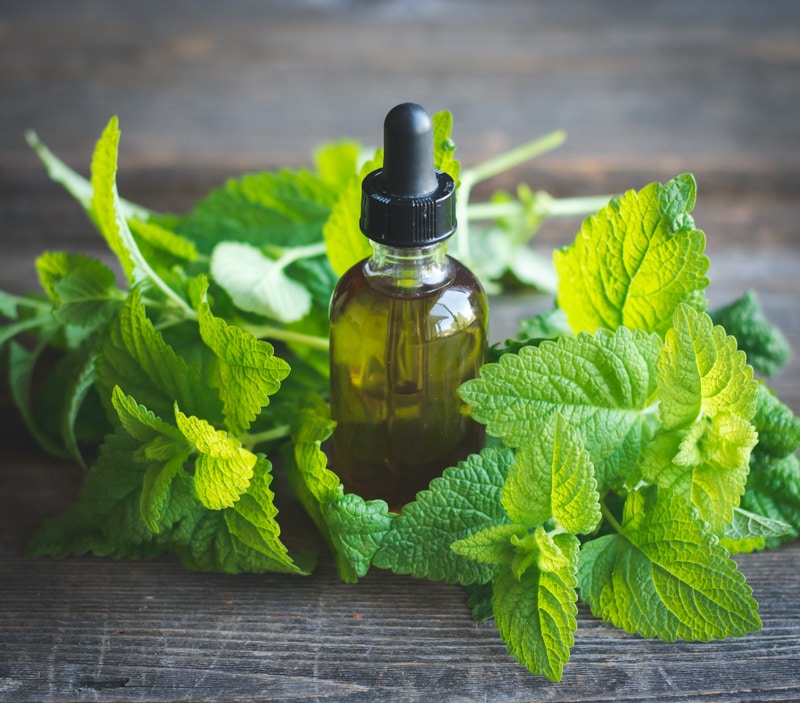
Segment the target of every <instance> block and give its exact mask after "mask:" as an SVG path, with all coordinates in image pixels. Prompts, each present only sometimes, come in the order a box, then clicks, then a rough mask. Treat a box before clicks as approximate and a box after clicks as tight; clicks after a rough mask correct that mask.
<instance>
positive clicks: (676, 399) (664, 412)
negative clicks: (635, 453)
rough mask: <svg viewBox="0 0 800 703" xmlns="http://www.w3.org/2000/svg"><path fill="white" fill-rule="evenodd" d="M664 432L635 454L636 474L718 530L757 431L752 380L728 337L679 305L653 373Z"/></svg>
mask: <svg viewBox="0 0 800 703" xmlns="http://www.w3.org/2000/svg"><path fill="white" fill-rule="evenodd" d="M657 383H658V396H659V399H660V411H661V419H662V423H663V427H664V428H665V432H663V433H662V434H661V436H660V437H659V438H658V439H657V441H656V442H655V443H653V444H652V445H650V446H649V447H648V448H647V449H646V451H645V455H644V458H643V461H642V474H643V476H644V478H645V479H646V480H648V481H650V482H653V483H657V484H658V485H661V486H664V487H668V488H670V489H671V490H673V491H674V492H675V493H677V494H679V495H682V496H683V497H684V498H686V499H687V500H689V501H690V502H691V503H692V504H693V505H694V506H695V507H696V508H697V509H698V511H699V512H700V516H701V517H702V518H703V519H704V520H707V521H708V522H709V523H711V525H712V527H713V528H714V530H715V531H716V532H717V533H718V534H722V532H723V530H724V526H725V525H727V524H728V523H729V522H730V521H731V519H732V517H733V514H732V512H731V511H732V510H733V508H735V507H736V506H737V505H738V504H739V500H740V496H741V495H742V494H743V493H744V489H745V483H746V481H747V473H748V467H749V460H750V452H751V451H752V449H753V447H754V446H755V443H756V441H757V437H758V436H757V434H756V431H755V429H754V428H753V426H752V425H751V424H750V418H751V417H752V416H753V414H754V413H755V409H756V400H757V393H758V387H757V384H756V382H755V381H754V380H753V372H752V369H751V368H750V367H749V366H747V363H746V359H745V355H744V353H743V352H741V351H738V350H737V349H736V340H734V339H733V337H728V336H726V334H725V330H723V329H722V328H721V327H714V326H713V323H712V322H711V318H710V317H709V316H708V315H706V314H705V313H698V312H697V311H695V310H693V309H691V308H690V307H688V306H685V305H681V306H679V308H678V310H676V312H675V324H674V327H673V328H672V329H670V330H669V331H668V332H667V334H666V338H665V344H664V350H663V352H662V355H661V358H660V360H659V370H658V376H657Z"/></svg>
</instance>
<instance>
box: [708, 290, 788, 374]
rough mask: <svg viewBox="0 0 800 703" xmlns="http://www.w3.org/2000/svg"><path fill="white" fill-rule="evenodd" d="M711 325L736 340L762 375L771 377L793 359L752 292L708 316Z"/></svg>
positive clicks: (782, 337) (783, 338) (781, 333)
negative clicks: (720, 328) (711, 322)
mask: <svg viewBox="0 0 800 703" xmlns="http://www.w3.org/2000/svg"><path fill="white" fill-rule="evenodd" d="M711 317H712V318H713V320H714V323H715V324H717V325H721V326H722V327H724V328H725V331H726V332H727V333H728V334H731V335H733V336H734V337H736V343H737V345H738V347H739V349H741V350H743V351H744V352H745V353H746V354H747V361H748V362H749V363H750V364H752V366H753V368H755V369H757V370H758V371H761V373H764V374H766V375H767V376H771V375H772V374H774V373H775V372H776V371H778V369H780V368H781V367H782V366H783V365H784V364H785V363H786V362H788V361H789V359H790V358H791V356H792V350H791V347H790V346H789V342H788V341H787V339H786V337H785V336H784V335H783V332H781V331H780V329H778V328H777V327H775V325H773V324H772V323H771V322H770V321H769V320H768V319H767V317H766V315H764V311H763V309H762V308H761V303H760V301H759V299H758V295H757V294H756V292H755V291H752V290H750V291H747V292H746V293H745V294H744V295H743V296H742V297H741V298H739V299H738V300H734V301H733V302H732V303H729V304H728V305H725V306H723V307H721V308H718V309H717V310H714V311H713V312H712V313H711Z"/></svg>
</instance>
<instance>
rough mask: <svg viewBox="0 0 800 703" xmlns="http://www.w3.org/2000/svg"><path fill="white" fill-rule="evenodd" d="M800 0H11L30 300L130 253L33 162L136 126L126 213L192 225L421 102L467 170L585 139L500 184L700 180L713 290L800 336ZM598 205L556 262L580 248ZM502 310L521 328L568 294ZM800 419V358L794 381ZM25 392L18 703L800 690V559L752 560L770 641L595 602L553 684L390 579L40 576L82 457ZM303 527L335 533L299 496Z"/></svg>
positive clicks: (510, 700) (84, 565)
mask: <svg viewBox="0 0 800 703" xmlns="http://www.w3.org/2000/svg"><path fill="white" fill-rule="evenodd" d="M799 28H800V4H798V3H796V2H794V1H793V0H766V1H765V2H760V3H751V2H747V0H729V1H726V2H723V1H722V0H671V2H669V3H630V2H626V1H624V0H604V1H603V2H592V1H590V0H576V1H575V2H570V3H565V2H561V1H560V0H536V1H535V2H530V1H528V0H502V1H499V2H482V1H480V0H458V1H457V0H425V1H424V2H423V1H422V0H408V2H400V1H399V0H383V1H381V2H363V1H359V0H313V1H312V0H303V1H301V2H290V1H289V0H276V1H273V2H269V3H264V2H262V1H261V0H240V1H239V2H237V3H236V4H225V5H224V6H223V4H222V3H218V2H213V1H212V0H191V1H190V0H174V1H173V2H170V3H160V2H157V1H156V0H138V1H137V2H133V1H124V2H114V3H108V2H102V0H75V1H74V2H71V3H63V2H59V1H58V0H37V2H35V3H32V2H29V1H28V0H5V1H4V2H3V3H2V6H0V104H2V108H3V109H2V110H0V289H3V290H10V291H13V292H18V293H22V292H28V291H32V290H34V289H35V288H36V275H35V270H34V267H33V261H34V259H35V257H36V256H37V255H38V254H39V253H40V252H41V251H42V250H44V249H66V250H70V251H80V252H85V253H90V254H93V255H97V256H101V257H102V258H104V259H105V260H107V261H108V260H109V257H108V254H107V253H106V251H105V247H104V246H103V245H102V243H101V241H100V239H99V237H98V235H97V234H96V233H95V231H94V230H93V228H92V227H91V225H90V224H89V223H88V222H87V220H86V218H85V216H84V215H83V213H82V212H80V211H79V209H78V207H77V206H76V205H75V203H74V202H73V201H72V199H71V198H69V196H67V195H66V194H64V193H63V191H62V190H61V189H60V188H59V187H58V186H56V185H54V184H52V183H51V182H50V181H49V180H48V179H47V176H46V174H45V173H44V171H43V169H42V168H41V166H40V165H39V164H38V162H37V160H36V158H35V157H34V156H33V154H32V153H31V151H30V150H29V149H28V147H27V146H26V144H25V142H24V139H23V133H24V130H25V129H27V128H34V129H36V130H37V131H38V132H39V134H40V136H41V137H42V138H43V139H44V141H45V142H46V143H48V145H50V146H51V147H52V148H53V149H54V150H55V151H56V152H57V153H58V154H59V155H60V156H62V157H63V158H65V159H66V160H67V161H68V163H70V164H71V165H73V166H74V167H75V168H77V169H78V170H80V171H81V172H83V173H86V172H87V171H88V164H89V159H90V155H91V149H92V146H93V144H94V142H95V140H96V139H97V137H98V135H99V133H100V131H101V129H102V127H103V126H104V124H105V122H106V121H107V120H108V118H109V117H110V116H111V115H112V114H118V115H119V116H120V120H121V125H122V129H123V141H122V148H121V156H120V173H119V187H120V191H121V193H122V195H123V196H124V197H127V198H130V199H131V200H134V201H136V202H141V203H142V204H145V205H148V206H149V207H152V208H154V209H158V210H163V211H175V212H183V211H186V210H187V209H188V208H190V207H191V205H192V203H194V202H196V201H197V200H198V199H199V198H200V197H202V196H203V195H204V194H205V193H206V192H207V191H208V190H209V189H210V188H212V187H214V186H215V185H217V184H219V183H222V182H223V181H224V179H225V178H227V177H231V176H235V175H238V174H240V173H241V172H243V171H245V170H253V169H261V168H275V167H279V166H289V165H291V166H295V165H307V164H309V163H310V159H311V153H312V151H313V149H314V148H315V146H316V145H317V144H319V143H320V142H322V141H324V140H327V139H334V138H339V137H342V136H351V137H354V138H357V139H359V140H361V141H363V142H365V143H372V144H375V143H378V142H379V141H380V138H381V137H380V124H381V121H382V119H383V115H384V114H385V112H386V110H387V109H388V107H390V106H391V105H393V104H394V103H396V102H399V101H401V100H405V99H414V100H418V101H419V102H422V103H423V104H425V105H426V106H427V107H429V109H432V110H437V109H445V108H446V109H450V110H451V111H452V112H453V113H454V117H455V138H456V141H457V144H458V148H459V152H458V154H459V156H460V158H461V159H462V160H463V162H464V163H465V164H467V165H471V164H475V163H477V162H478V161H479V160H481V159H483V158H487V157H489V156H493V155H496V154H497V153H499V152H500V151H502V150H504V149H506V148H509V147H512V146H515V145H517V144H520V143H522V142H524V141H527V140H529V139H531V138H533V137H536V136H539V135H540V134H542V133H544V132H546V131H549V130H551V129H556V128H563V129H566V130H567V131H568V134H569V139H568V141H567V143H566V145H565V146H564V147H562V149H560V150H559V151H558V152H556V153H554V154H551V155H549V156H547V157H544V158H542V159H541V160H538V161H536V162H533V163H531V164H527V165H525V166H523V167H520V168H519V169H517V170H516V171H515V172H514V173H511V174H505V175H504V176H502V177H501V178H498V179H496V180H495V181H493V182H492V183H489V184H484V186H483V187H482V189H481V191H480V194H481V195H487V194H488V193H490V192H491V191H492V190H493V189H495V188H505V189H510V188H513V187H514V186H515V184H516V183H517V182H518V181H525V182H528V183H530V184H531V186H532V187H534V188H543V189H546V190H548V191H549V192H551V193H552V194H554V195H556V196H570V195H587V194H600V193H615V192H619V191H622V190H625V189H628V188H640V187H642V186H643V185H645V184H646V183H648V182H650V181H652V180H665V179H667V178H670V177H671V176H674V175H675V174H677V173H680V172H685V171H691V172H693V173H695V175H696V177H697V180H698V184H699V196H698V204H697V208H696V211H695V219H696V222H697V225H698V227H700V228H701V229H703V230H704V231H705V232H706V235H707V239H708V253H709V256H710V258H711V261H712V267H711V271H710V277H711V280H712V284H711V287H710V288H709V291H708V295H709V299H710V301H711V303H712V305H717V304H722V303H725V302H727V301H729V300H731V299H732V298H734V297H737V296H738V295H740V294H741V293H742V292H743V291H744V290H745V289H747V288H753V289H755V290H756V291H757V292H758V294H759V296H760V298H761V300H762V303H763V305H764V307H765V310H766V312H767V314H768V315H769V316H770V317H771V318H772V319H773V320H774V321H775V322H776V323H778V324H779V325H780V326H781V327H782V328H783V329H784V331H785V332H786V334H787V336H788V338H789V340H790V342H791V343H792V345H793V346H794V348H795V349H800V316H798V313H797V303H798V300H800V275H798V274H800V243H799V240H798V234H797V223H798V222H800V201H799V200H798V198H797V192H798V189H800V150H799V149H798V144H800V100H798V99H797V97H798V95H797V77H798V68H799V67H800V42H799V41H798V36H800V34H799V33H798V32H799ZM579 224H580V220H579V219H578V218H569V219H564V220H558V221H551V222H548V223H546V225H545V226H544V227H543V229H542V231H541V233H540V235H539V238H538V240H537V242H536V243H535V246H536V247H537V248H538V249H539V250H540V251H542V252H548V251H550V250H551V249H552V248H554V247H558V246H562V245H564V244H566V243H568V242H569V241H570V240H571V239H572V237H573V236H574V234H575V231H576V230H577V227H578V226H579ZM550 302H551V301H550V300H549V299H546V298H537V297H533V296H531V295H529V294H525V295H507V296H504V297H503V298H502V299H497V300H493V301H492V303H493V304H492V318H493V319H492V337H493V339H495V340H498V339H501V338H502V337H504V336H507V335H511V334H513V333H514V331H515V329H516V324H517V322H518V320H519V319H521V318H522V317H525V316H527V315H530V314H532V313H534V312H536V311H538V310H540V309H543V308H544V307H546V306H548V305H549V304H550ZM772 385H773V386H774V387H775V388H776V390H777V391H778V392H779V394H780V396H781V398H782V399H783V400H784V401H785V402H787V403H788V404H789V405H790V406H791V407H792V408H793V409H794V410H795V412H800V362H799V361H798V360H794V361H792V362H791V363H790V364H789V365H788V366H787V367H786V368H785V369H784V370H782V371H781V373H780V374H779V375H778V376H777V377H776V378H775V379H773V380H772ZM10 405H11V404H10V401H9V398H8V392H7V388H5V386H4V385H2V384H0V701H42V702H44V701H97V700H102V701H177V700H195V701H223V700H228V701H236V700H240V701H273V700H281V701H289V702H291V701H354V702H358V701H365V702H367V701H369V702H370V703H375V702H377V703H381V702H383V701H387V702H388V701H392V702H394V701H420V702H423V701H424V702H426V703H427V702H428V701H432V700H436V701H443V702H446V703H460V702H462V701H463V702H467V701H469V702H473V701H494V702H496V703H523V702H525V703H528V702H531V701H562V702H572V701H575V702H577V701H644V700H651V701H652V700H657V701H670V702H676V703H677V702H680V703H684V702H690V701H691V702H697V701H708V702H709V703H712V702H713V703H717V702H725V703H730V702H734V701H735V702H741V703H751V702H756V701H796V700H798V699H800V596H798V594H800V543H794V544H790V545H786V546H784V547H782V548H780V549H778V550H774V551H770V552H764V553H761V554H753V555H743V556H741V557H738V561H739V562H740V564H741V569H742V571H743V572H744V573H745V575H746V576H747V580H748V583H749V584H750V585H751V587H752V588H753V590H754V595H755V597H756V599H757V600H758V601H759V603H760V605H761V608H760V615H761V618H762V621H763V630H762V631H761V632H759V633H756V634H753V635H750V636H748V637H745V638H741V639H730V640H725V641H722V642H713V643H708V644H699V643H683V642H679V643H664V642H658V641H649V640H643V639H641V638H638V637H636V636H632V635H628V634H626V633H624V632H621V631H619V630H617V629H615V628H613V627H611V626H609V625H607V624H605V623H603V622H601V621H599V620H597V619H595V618H594V617H592V615H591V614H590V613H589V612H588V611H587V610H586V609H585V608H581V610H580V611H579V615H578V623H579V628H578V632H577V634H576V644H575V647H574V649H573V651H572V658H571V661H570V663H569V664H568V665H567V667H566V669H565V673H564V679H563V681H562V682H561V683H559V684H552V683H549V682H547V681H546V680H544V679H542V678H538V677H533V676H531V675H529V674H528V673H527V672H526V671H525V670H524V669H523V668H522V667H520V666H519V665H517V664H516V663H515V662H514V660H513V659H512V658H511V657H510V656H509V655H508V654H507V653H506V651H505V646H504V645H503V643H502V642H501V641H500V640H499V638H498V636H497V634H496V632H495V630H494V628H493V626H492V625H491V624H490V623H484V624H475V623H473V622H472V620H471V618H470V616H469V613H468V612H467V609H466V607H465V604H464V596H463V593H462V591H461V589H460V588H458V587H452V586H447V585H443V584H435V583H428V582H424V581H415V580H413V579H409V578H404V577H398V576H394V575H392V574H389V573H386V572H379V571H375V572H373V573H370V575H369V576H368V577H367V578H365V579H363V580H362V581H361V582H360V583H358V584H356V585H345V584H341V583H339V582H338V580H337V578H336V575H335V572H334V569H333V567H332V565H331V563H330V560H329V559H328V558H326V557H323V559H322V562H321V564H320V567H319V569H318V570H317V572H315V574H314V575H312V576H311V577H308V578H292V577H285V576H277V575H265V576H235V577H234V576H223V575H214V574H198V573H191V572H188V571H186V570H184V569H183V568H182V567H181V566H180V565H179V564H178V563H177V562H176V561H175V560H174V559H172V558H168V557H165V558H161V559H157V560H154V561H113V560H106V559H99V558H92V557H82V558H74V559H67V560H63V561H52V560H46V559H26V558H24V557H23V556H22V551H23V548H24V545H25V544H26V542H27V541H28V539H29V538H30V536H31V534H32V533H33V531H34V530H35V529H36V528H37V526H38V525H39V524H41V521H42V520H43V519H44V518H45V517H47V516H48V515H52V514H54V513H56V512H58V511H60V510H62V509H64V507H66V506H67V505H68V504H69V502H70V501H71V500H72V499H73V498H74V496H75V495H76V493H77V491H78V489H79V486H80V481H81V473H80V469H79V468H78V467H76V466H74V465H72V464H69V463H64V462H60V461H57V460H54V459H50V458H48V457H46V456H44V455H43V454H42V453H41V451H40V450H39V449H37V448H36V447H35V445H34V444H33V442H32V440H30V438H28V437H27V435H26V434H25V432H24V428H23V427H22V424H21V422H20V420H19V418H18V416H17V414H16V413H15V412H14V411H13V409H12V408H11V407H10ZM279 499H280V504H279V507H280V509H281V515H282V519H283V524H284V531H285V532H286V533H289V534H292V535H295V537H294V538H293V539H294V540H296V541H298V542H302V543H303V544H304V545H305V544H307V543H316V542H317V538H316V537H315V536H314V533H313V531H312V530H311V529H310V528H309V525H308V522H307V521H306V520H305V518H304V516H303V514H302V511H301V510H300V509H299V506H297V504H296V503H294V501H293V499H292V498H291V497H290V496H289V495H288V494H287V493H285V492H282V493H281V494H280V496H279Z"/></svg>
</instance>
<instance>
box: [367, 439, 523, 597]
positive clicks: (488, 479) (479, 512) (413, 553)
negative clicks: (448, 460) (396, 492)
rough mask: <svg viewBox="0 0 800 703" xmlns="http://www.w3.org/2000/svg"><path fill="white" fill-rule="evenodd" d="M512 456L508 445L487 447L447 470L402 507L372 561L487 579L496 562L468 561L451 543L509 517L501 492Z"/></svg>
mask: <svg viewBox="0 0 800 703" xmlns="http://www.w3.org/2000/svg"><path fill="white" fill-rule="evenodd" d="M512 458H513V455H512V453H511V452H510V451H509V450H507V449H500V448H497V449H495V448H487V449H484V450H483V451H482V452H481V453H480V454H473V455H471V456H469V457H468V458H467V459H466V460H465V461H462V462H460V463H459V464H458V466H455V467H450V468H448V469H445V470H444V472H443V473H442V475H441V476H440V477H438V478H435V479H433V481H431V484H430V487H429V488H428V489H427V490H424V491H420V492H419V493H418V494H417V499H416V500H415V501H413V502H412V503H408V504H406V505H405V506H404V507H403V511H402V512H401V513H400V515H398V516H397V517H396V518H395V519H394V521H393V522H392V526H391V528H390V530H389V532H388V533H387V534H386V537H384V539H383V543H382V544H381V547H380V549H379V550H378V552H377V553H376V554H375V558H374V560H373V563H374V564H375V565H376V566H378V567H379V568H382V569H391V570H392V571H395V572H397V573H400V574H411V575H412V576H416V577H417V578H430V579H434V580H442V581H447V582H448V583H461V584H465V585H467V584H471V583H480V582H485V581H488V580H489V579H490V578H491V577H492V575H493V574H494V567H492V566H487V565H484V564H478V563H475V562H473V561H470V560H469V559H466V558H464V557H463V556H461V555H459V554H456V552H454V551H453V550H452V549H451V548H450V545H451V544H452V543H453V542H457V541H458V540H460V539H463V538H464V537H467V536H468V535H470V534H472V533H473V532H476V531H477V530H480V529H482V528H485V527H489V526H490V525H495V524H500V523H503V522H508V518H507V517H506V515H505V511H504V510H503V508H502V506H501V504H500V495H501V491H502V487H503V483H504V481H505V479H506V475H507V473H508V469H509V466H510V464H511V461H512Z"/></svg>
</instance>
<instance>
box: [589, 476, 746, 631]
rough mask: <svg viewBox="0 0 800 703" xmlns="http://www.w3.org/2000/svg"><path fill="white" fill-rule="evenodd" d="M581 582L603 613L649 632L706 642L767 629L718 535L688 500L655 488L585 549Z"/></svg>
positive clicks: (631, 498)
mask: <svg viewBox="0 0 800 703" xmlns="http://www.w3.org/2000/svg"><path fill="white" fill-rule="evenodd" d="M579 579H580V592H581V598H582V600H584V601H585V602H587V603H588V604H589V606H590V607H591V609H592V612H593V613H594V614H595V615H596V616H598V617H601V618H603V619H605V620H608V621H609V622H611V623H613V624H614V625H616V626H617V627H621V628H623V629H624V630H626V631H627V632H632V633H634V632H635V633H638V634H640V635H641V636H642V637H658V638H660V639H662V640H665V641H667V642H672V641H674V640H676V639H683V640H701V641H704V642H707V641H709V640H711V639H721V638H724V637H729V636H742V635H745V634H747V633H748V632H755V631H756V630H758V629H759V628H760V627H761V621H760V620H759V618H758V615H757V612H756V611H757V609H758V605H757V604H756V602H755V600H754V599H753V597H752V595H751V589H750V588H749V587H748V586H747V585H746V584H745V580H744V576H742V574H741V573H740V572H739V571H737V568H736V563H735V562H734V561H733V560H731V559H730V558H729V556H728V553H727V552H726V551H725V550H724V549H723V548H722V547H720V546H719V544H718V541H717V538H716V536H715V535H713V534H712V533H711V532H710V531H709V530H708V529H707V527H706V526H705V524H704V522H703V521H702V520H698V518H697V513H696V511H695V510H694V509H693V508H692V507H691V506H690V505H689V504H688V503H687V502H686V501H684V500H682V499H681V498H678V497H676V496H674V495H672V494H670V492H669V491H666V490H664V489H658V488H657V487H655V486H653V487H649V488H644V489H639V490H636V491H634V492H632V493H630V494H629V495H628V497H627V499H626V501H625V511H624V515H623V519H622V525H621V528H620V531H619V533H618V534H611V535H605V536H604V537H600V538H598V539H596V540H593V541H591V542H587V543H586V544H584V545H583V546H582V548H581V557H580V569H579Z"/></svg>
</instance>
